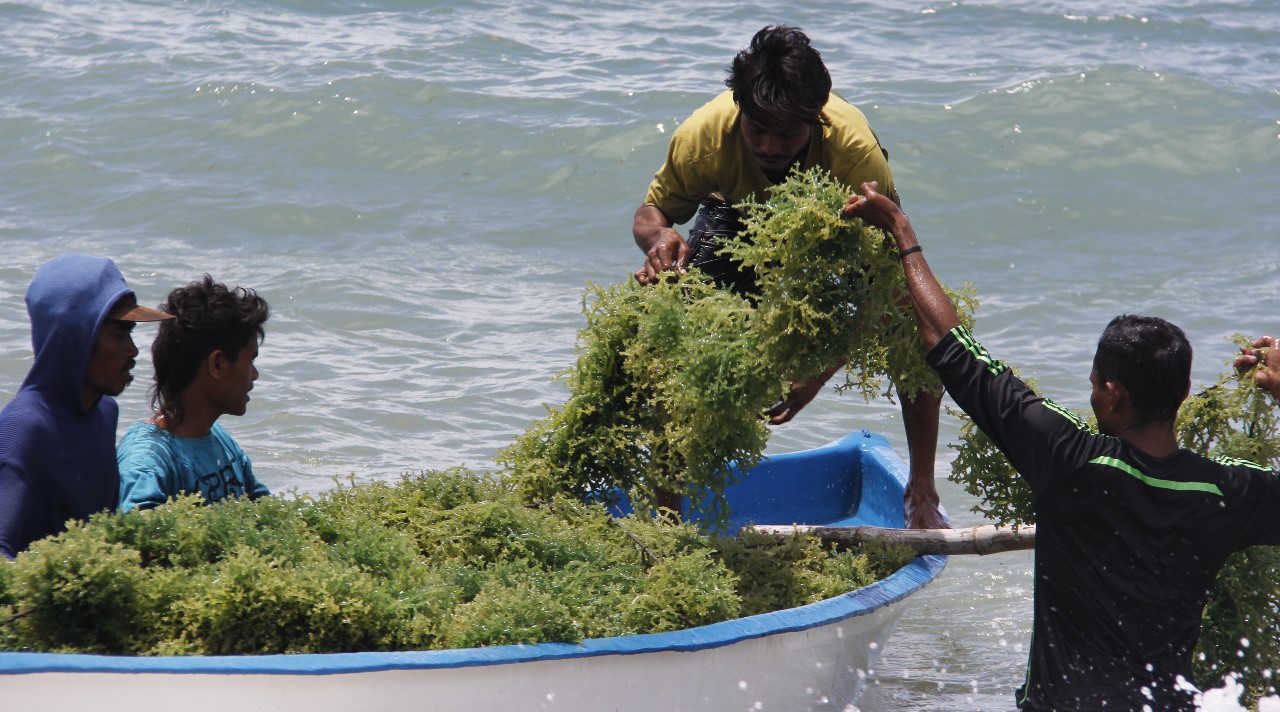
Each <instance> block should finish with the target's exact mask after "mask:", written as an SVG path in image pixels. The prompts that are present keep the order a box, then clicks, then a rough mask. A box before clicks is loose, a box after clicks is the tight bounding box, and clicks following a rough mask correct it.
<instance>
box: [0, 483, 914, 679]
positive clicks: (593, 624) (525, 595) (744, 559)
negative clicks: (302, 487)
mask: <svg viewBox="0 0 1280 712" xmlns="http://www.w3.org/2000/svg"><path fill="white" fill-rule="evenodd" d="M200 502H201V500H200V499H199V498H198V497H195V496H187V497H183V498H180V499H177V500H175V501H172V502H170V503H169V504H166V505H164V506H161V507H159V508H157V509H155V510H153V511H147V512H139V511H134V512H130V513H128V514H123V515H112V514H106V513H102V514H98V515H95V516H93V517H92V518H91V519H90V520H89V521H88V522H79V523H74V524H72V526H71V527H70V529H69V530H68V531H66V532H65V533H63V534H61V535H59V536H57V537H54V538H50V539H46V540H43V541H40V542H37V543H35V544H34V545H33V546H32V547H31V548H30V550H29V551H27V552H25V553H23V554H22V555H20V556H19V557H17V559H16V560H15V562H14V563H13V564H12V565H0V622H2V624H0V649H4V650H24V651H40V652H81V653H105V654H124V655H196V654H201V655H223V654H265V653H329V652H346V651H390V650H431V649H441V648H454V647H474V646H484V645H500V644H511V643H540V642H547V641H578V640H581V639H583V638H598V637H604V636H615V635H630V634H636V633H655V632H663V631H672V630H678V629H682V628H687V627H691V626H698V625H705V624H709V623H714V622H717V621H723V620H729V619H733V618H737V617H740V616H746V615H753V614H756V613H764V612H768V611H772V610H778V609H783V608H790V607H793V606H797V605H803V604H806V603H811V602H814V601H818V600H821V599H824V598H829V597H831V596H834V595H838V594H841V593H844V592H847V591H849V590H852V589H855V588H858V587H861V586H864V585H867V584H869V583H872V582H874V581H877V580H879V579H881V578H883V577H884V576H886V575H888V574H889V573H891V572H892V571H894V570H896V569H897V568H899V567H900V566H902V565H904V564H905V563H907V562H908V561H909V560H910V559H911V558H912V556H913V553H912V552H910V551H907V550H902V549H892V548H888V547H872V548H868V549H866V550H864V551H862V552H858V553H833V552H829V551H826V550H824V549H823V548H822V546H821V545H820V544H819V543H818V542H817V541H816V540H814V539H806V538H793V539H790V540H787V541H784V542H781V543H777V542H770V541H768V540H766V539H765V538H763V537H748V538H745V539H731V538H723V537H713V536H709V535H706V534H705V533H702V532H699V531H698V530H697V529H696V528H694V527H693V526H691V525H682V524H673V523H670V522H664V521H662V520H657V519H653V518H650V517H638V518H637V517H628V518H620V519H614V518H613V517H611V516H610V515H609V513H608V512H607V511H606V510H605V508H604V507H602V506H600V505H588V504H583V503H581V502H577V501H574V500H570V499H565V498H557V499H555V500H554V501H551V502H548V503H546V504H544V505H543V506H540V507H529V506H527V505H526V503H525V502H524V500H522V499H521V498H520V497H518V496H517V494H516V493H515V490H514V488H513V487H511V486H509V485H508V484H506V483H504V482H502V481H500V480H498V479H494V478H490V477H485V476H481V475H478V474H476V473H473V472H469V471H466V470H462V469H458V470H450V471H444V472H427V473H422V474H421V475H418V476H413V477H409V476H406V477H404V478H403V479H402V480H401V481H399V482H397V483H373V484H362V485H359V486H346V487H343V486H339V487H337V488H335V489H333V490H331V491H329V492H326V493H324V494H322V495H320V496H318V497H314V498H307V497H296V498H284V497H267V498H262V499H258V500H255V501H224V502H219V503H216V504H213V505H209V506H204V505H202V504H201V503H200Z"/></svg>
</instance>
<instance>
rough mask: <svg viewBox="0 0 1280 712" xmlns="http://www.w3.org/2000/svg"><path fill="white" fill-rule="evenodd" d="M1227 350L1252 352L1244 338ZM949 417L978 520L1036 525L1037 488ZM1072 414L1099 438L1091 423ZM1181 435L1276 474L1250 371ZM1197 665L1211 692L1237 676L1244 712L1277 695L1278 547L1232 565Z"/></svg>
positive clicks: (1277, 451) (1272, 428)
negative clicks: (1246, 348) (956, 429)
mask: <svg viewBox="0 0 1280 712" xmlns="http://www.w3.org/2000/svg"><path fill="white" fill-rule="evenodd" d="M1231 341H1232V342H1234V343H1235V344H1236V345H1237V346H1248V344H1249V339H1248V338H1247V337H1245V336H1244V335H1243V334H1235V335H1234V336H1232V337H1231ZM1231 362H1232V360H1228V361H1227V363H1228V364H1230V363H1231ZM1028 381H1029V382H1031V379H1028ZM1032 386H1033V387H1034V383H1033V382H1032ZM953 414H954V415H957V416H958V417H959V418H960V420H961V430H960V441H959V442H958V443H955V444H953V445H952V447H953V448H954V449H955V450H956V451H957V453H956V459H955V461H954V462H953V463H952V474H951V480H952V481H954V482H956V483H957V484H960V485H962V486H963V487H964V488H965V490H966V491H968V492H969V494H971V495H974V496H976V497H978V498H979V502H978V504H976V505H974V507H973V511H974V512H977V513H979V514H982V515H983V516H984V517H986V518H988V519H990V520H991V521H993V522H994V523H996V524H999V525H1004V526H1012V527H1015V528H1016V527H1018V526H1021V525H1023V524H1034V523H1035V506H1034V500H1033V497H1032V493H1031V488H1029V487H1028V486H1027V485H1026V483H1025V482H1023V480H1022V478H1021V477H1019V476H1018V473H1017V471H1016V470H1014V469H1013V466H1012V465H1010V464H1009V461H1008V459H1006V458H1005V456H1004V455H1003V453H1001V452H1000V451H999V449H997V448H996V446H995V444H994V443H993V442H991V440H990V439H989V438H987V436H986V435H984V434H983V433H982V431H981V430H978V428H977V426H975V425H974V424H973V421H972V420H970V419H969V417H968V416H966V415H965V414H964V413H961V412H959V411H954V412H953ZM1076 415H1077V416H1078V417H1079V418H1080V420H1081V422H1084V423H1086V424H1088V425H1089V426H1090V427H1092V428H1093V429H1094V430H1095V431H1096V430H1097V420H1096V419H1095V418H1094V417H1093V416H1092V415H1091V414H1090V415H1087V416H1086V415H1085V414H1082V413H1077V414H1076ZM1176 428H1177V433H1178V442H1179V444H1180V445H1181V446H1182V447H1184V448H1186V449H1188V450H1191V451H1192V452H1197V453H1199V454H1201V455H1204V456H1205V457H1212V458H1234V459H1239V460H1247V461H1249V462H1253V463H1257V464H1259V465H1263V466H1265V467H1268V468H1270V469H1272V470H1276V469H1280V418H1278V417H1277V412H1276V408H1275V405H1274V403H1272V399H1271V396H1270V395H1269V394H1268V393H1267V392H1266V391H1265V390H1263V389H1261V388H1258V387H1257V386H1255V385H1254V381H1253V371H1252V370H1251V371H1247V372H1244V373H1238V372H1236V371H1234V370H1229V371H1228V372H1225V373H1222V374H1220V375H1219V376H1218V380H1217V381H1216V382H1215V383H1214V384H1213V385H1210V386H1207V387H1204V388H1202V389H1199V390H1197V391H1195V392H1194V393H1193V394H1192V395H1191V396H1190V397H1189V398H1187V400H1186V402H1185V403H1183V405H1182V408H1181V410H1179V411H1178V419H1177V422H1176ZM1192 661H1193V665H1194V668H1195V672H1196V679H1197V680H1199V681H1200V682H1201V683H1202V684H1204V685H1206V686H1208V687H1211V686H1213V685H1217V684H1219V682H1220V681H1221V680H1222V679H1223V678H1224V677H1226V676H1229V675H1230V676H1235V677H1236V678H1237V681H1238V682H1239V684H1241V685H1242V686H1243V687H1244V689H1245V698H1246V699H1245V702H1246V703H1247V704H1250V705H1252V704H1254V703H1256V702H1257V700H1258V699H1259V698H1260V697H1263V696H1266V695H1274V694H1277V692H1280V689H1277V684H1276V680H1275V674H1274V672H1273V671H1276V670H1280V547H1274V546H1256V547H1253V548H1250V549H1246V550H1244V551H1241V552H1237V553H1235V554H1232V555H1231V556H1230V557H1229V558H1228V559H1227V563H1226V565H1225V566H1224V567H1223V569H1222V571H1221V572H1220V573H1219V574H1218V580H1217V582H1216V585H1215V586H1214V589H1213V591H1212V592H1210V596H1209V603H1208V605H1207V606H1205V611H1204V617H1203V619H1202V622H1201V629H1200V641H1199V644H1198V645H1197V646H1196V651H1195V655H1194V656H1193V658H1192Z"/></svg>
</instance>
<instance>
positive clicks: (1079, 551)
mask: <svg viewBox="0 0 1280 712" xmlns="http://www.w3.org/2000/svg"><path fill="white" fill-rule="evenodd" d="M929 363H930V364H931V365H932V366H933V367H934V368H935V369H936V370H937V371H938V373H939V375H940V376H941V378H942V381H943V383H944V384H946V387H947V391H948V392H949V393H950V394H951V397H952V399H953V400H955V402H956V403H957V404H958V405H959V406H960V407H961V408H962V409H963V410H964V411H965V412H966V413H968V414H969V416H970V417H971V418H972V419H973V421H974V423H975V424H976V425H977V426H978V427H979V428H981V429H982V431H983V432H984V433H986V434H987V436H988V437H990V438H991V439H992V441H993V442H994V443H995V444H996V445H997V446H998V447H999V448H1000V450H1001V451H1002V452H1004V454H1005V455H1006V456H1007V457H1008V458H1009V461H1010V462H1011V463H1012V464H1013V466H1014V467H1015V468H1016V469H1017V470H1018V472H1019V473H1020V474H1021V476H1022V478H1023V479H1024V480H1025V481H1026V482H1027V484H1029V485H1030V486H1031V489H1032V492H1033V493H1034V496H1035V512H1036V547H1035V603H1034V609H1035V610H1034V621H1033V625H1032V634H1031V651H1030V656H1029V660H1028V663H1027V679H1026V683H1025V684H1024V685H1023V686H1022V687H1021V688H1020V689H1019V690H1018V693H1017V702H1018V707H1019V708H1020V709H1023V710H1058V711H1066V710H1104V709H1105V710H1129V709H1133V710H1141V709H1143V706H1144V705H1148V706H1149V707H1150V709H1153V710H1194V709H1195V705H1194V703H1193V702H1192V694H1193V693H1194V690H1192V689H1191V688H1190V685H1192V684H1194V682H1193V680H1192V673H1191V653H1192V650H1193V649H1194V647H1195V645H1196V641H1197V640H1198V638H1199V635H1200V619H1201V615H1202V612H1203V610H1204V606H1205V603H1206V601H1207V599H1208V595H1209V590H1210V588H1211V587H1212V586H1213V583H1214V580H1215V579H1216V577H1217V575H1218V571H1219V569H1221V568H1222V565H1223V562H1224V561H1225V560H1226V558H1227V556H1228V555H1230V554H1231V553H1233V552H1235V551H1238V550H1240V549H1243V548H1246V547H1249V546H1252V545H1255V544H1276V543H1280V526H1277V525H1278V524H1280V477H1277V475H1276V473H1274V472H1272V471H1271V470H1269V469H1268V468H1265V467H1261V466H1259V465H1255V464H1252V463H1248V462H1244V461H1241V460H1228V459H1219V460H1210V459H1207V458H1204V457H1201V456H1199V455H1196V454H1195V453H1192V452H1189V451H1187V450H1179V451H1178V452H1176V453H1174V454H1172V455H1169V456H1167V457H1163V458H1156V457H1151V456H1149V455H1147V454H1145V453H1143V452H1141V451H1139V450H1137V449H1136V448H1134V447H1132V446H1130V445H1129V444H1128V443H1126V442H1125V441H1124V440H1121V439H1119V438H1114V437H1107V436H1103V435H1097V434H1093V433H1091V432H1089V431H1088V429H1087V428H1086V427H1085V426H1084V424H1083V423H1082V422H1081V421H1080V420H1079V419H1078V418H1077V417H1075V416H1074V415H1073V414H1072V413H1071V412H1070V411H1067V410H1064V409H1063V408H1061V407H1059V406H1057V405H1056V404H1054V403H1053V402H1052V401H1050V400H1047V399H1044V398H1041V397H1039V396H1037V395H1036V394H1035V393H1034V392H1033V391H1032V390H1031V388H1029V387H1028V386H1027V385H1026V384H1025V383H1023V382H1022V381H1021V380H1019V379H1018V378H1017V377H1016V376H1014V374H1013V372H1012V371H1010V370H1009V368H1008V367H1007V366H1005V364H1003V363H1001V362H1000V361H997V360H995V359H993V358H992V357H991V356H990V355H989V354H988V353H987V352H986V350H985V349H983V348H982V346H981V344H979V343H978V342H977V341H975V340H974V338H973V335H972V334H971V333H969V331H968V330H967V329H965V328H964V327H957V328H956V329H953V330H952V331H951V332H950V333H949V334H947V335H946V336H945V337H944V338H943V339H942V341H940V342H939V343H938V344H937V346H935V347H934V348H933V350H932V351H931V352H930V353H929ZM1179 678H1181V679H1182V680H1183V681H1185V683H1184V682H1181V681H1180V680H1179Z"/></svg>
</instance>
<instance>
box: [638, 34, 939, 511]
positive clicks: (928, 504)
mask: <svg viewBox="0 0 1280 712" xmlns="http://www.w3.org/2000/svg"><path fill="white" fill-rule="evenodd" d="M725 84H726V85H727V86H728V87H729V88H728V90H726V91H725V92H723V93H721V94H720V95H719V96H717V97H716V98H714V99H712V100H711V101H710V102H708V103H707V104H705V105H704V106H702V107H701V108H699V109H698V110H697V111H695V112H693V114H692V115H690V116H689V118H688V119H687V120H685V121H684V122H683V123H682V124H681V125H680V126H679V127H678V128H677V129H676V131H675V133H674V134H673V135H672V137H671V144H670V146H669V147H668V149H667V159H666V162H665V163H663V165H662V168H660V169H659V170H658V172H657V174H656V175H655V176H654V179H653V182H652V183H651V184H650V185H649V192H648V194H647V195H646V196H645V201H644V204H643V205H641V206H640V207H639V208H638V209H637V210H636V214H635V220H634V222H633V223H632V233H633V235H634V236H635V241H636V245H638V246H639V247H640V249H641V251H643V252H644V253H645V263H644V266H642V267H641V268H640V270H638V271H637V272H636V275H635V276H636V279H637V280H638V281H639V282H640V283H641V284H648V283H649V282H651V281H653V280H654V279H656V278H657V275H658V274H660V273H662V272H665V271H670V270H676V271H680V272H683V271H684V270H685V269H686V267H687V266H689V265H693V266H696V267H698V268H699V269H701V270H703V271H705V272H707V273H709V274H710V275H711V276H712V277H713V278H715V279H716V281H717V282H718V283H720V284H721V285H722V286H726V287H728V288H730V289H733V290H735V291H738V292H741V293H750V292H752V291H754V290H755V285H754V275H752V274H750V273H749V272H746V271H743V270H740V269H738V266H737V265H735V264H733V263H731V262H730V261H729V260H728V259H727V258H725V257H720V256H718V255H717V254H716V252H717V250H718V242H717V239H718V238H723V237H725V236H727V235H732V234H736V233H737V232H738V231H739V230H740V229H741V225H740V222H739V219H738V214H737V211H736V210H735V209H734V208H733V206H734V205H736V204H738V203H740V202H742V201H743V200H745V199H746V198H748V197H750V196H752V195H755V196H756V197H757V198H764V197H765V192H766V190H767V189H768V188H769V187H770V186H772V185H775V184H777V183H780V182H781V181H782V180H783V179H784V178H786V176H787V173H789V172H790V171H791V169H792V168H799V169H800V170H808V169H809V168H812V167H814V166H821V167H823V168H825V169H827V171H828V172H830V174H831V176H832V177H833V178H835V179H836V180H839V181H840V182H842V183H844V184H845V185H848V186H858V185H862V184H863V183H864V182H869V181H876V182H877V183H878V184H879V185H880V186H882V190H881V192H882V194H884V195H887V196H889V197H890V198H892V199H893V200H894V202H899V201H898V196H897V192H896V191H895V190H894V187H893V173H892V171H890V169H889V160H888V152H887V151H885V150H884V149H883V148H882V147H881V146H880V141H879V139H878V138H877V137H876V135H875V132H874V131H872V130H871V126H870V124H868V123H867V119H866V117H865V116H863V115H862V112H861V111H859V110H858V109H857V108H856V107H854V106H853V105H852V104H850V103H849V102H847V101H845V100H844V99H842V98H840V97H839V96H836V95H834V94H832V93H831V75H830V74H829V73H828V72H827V68H826V66H825V65H824V64H823V62H822V56H821V55H820V54H819V53H818V51H817V50H816V49H814V48H813V47H811V46H810V44H809V38H808V37H807V36H806V35H805V34H804V33H803V32H801V31H800V30H799V29H798V28H795V27H789V26H786V25H779V26H776V27H774V26H770V27H765V28H764V29H762V30H760V31H759V32H757V33H756V35H755V37H753V38H752V40H751V45H750V46H749V47H748V48H747V49H745V50H743V51H741V52H739V53H738V55H737V56H736V57H734V60H733V63H732V64H731V65H730V68H729V74H728V78H727V79H726V80H725ZM695 213H696V214H697V220H696V221H695V222H694V225H693V227H692V228H691V229H690V231H689V241H687V242H686V241H685V239H684V238H683V237H681V236H680V234H679V233H678V232H676V231H675V229H674V228H673V225H676V224H680V223H685V222H688V221H689V220H690V219H691V218H693V217H694V215H695ZM840 366H841V365H840V364H838V365H836V366H833V367H832V368H830V369H829V370H828V371H827V372H826V373H824V374H823V375H822V376H821V377H819V378H817V379H814V380H812V381H809V382H805V383H797V384H795V385H794V386H793V387H792V391H791V394H790V396H789V397H788V398H787V399H786V400H784V401H783V402H782V403H779V404H778V405H777V406H775V407H774V408H773V410H772V411H771V412H770V413H769V415H770V422H772V423H774V424H781V423H785V422H787V421H789V420H791V418H792V417H794V416H795V414H796V413H797V412H799V411H800V409H801V408H803V407H804V406H805V405H806V404H808V403H809V401H811V400H813V398H814V396H816V395H817V394H818V391H819V390H821V388H822V386H823V384H825V383H826V381H827V380H828V379H830V377H831V376H832V375H834V374H835V373H836V371H838V370H839V369H840ZM900 396H901V397H900V398H899V400H900V401H901V404H902V414H903V422H904V425H905V428H906V435H907V446H908V448H909V450H910V457H911V479H910V482H909V484H908V487H907V494H906V502H905V504H906V512H907V525H908V526H911V527H920V528H938V527H945V526H946V523H945V520H944V519H943V518H942V516H941V513H940V512H939V511H938V493H937V489H936V487H935V485H934V481H933V460H934V456H935V455H936V453H937V443H938V411H939V406H940V403H941V397H940V394H935V393H926V392H921V393H916V394H900Z"/></svg>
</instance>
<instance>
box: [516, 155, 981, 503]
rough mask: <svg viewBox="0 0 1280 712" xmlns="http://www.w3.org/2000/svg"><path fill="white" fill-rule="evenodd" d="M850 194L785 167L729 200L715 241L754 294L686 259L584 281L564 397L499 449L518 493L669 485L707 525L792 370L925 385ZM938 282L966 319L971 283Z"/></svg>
mask: <svg viewBox="0 0 1280 712" xmlns="http://www.w3.org/2000/svg"><path fill="white" fill-rule="evenodd" d="M848 195H849V189H848V188H847V187H845V186H843V185H841V184H840V183H838V182H836V181H834V180H832V179H831V178H829V177H828V176H827V175H826V174H825V172H823V171H821V170H813V171H809V172H806V173H799V172H796V173H793V174H792V175H791V176H790V177H789V178H788V179H787V181H785V182H784V183H782V184H780V185H778V186H775V187H774V189H773V190H772V191H771V193H770V196H769V199H768V201H767V202H764V203H752V202H748V203H745V204H743V205H741V206H739V207H740V209H741V210H742V211H743V213H744V216H745V219H744V224H745V230H744V234H743V235H742V236H740V237H738V238H734V239H729V240H727V241H726V244H725V246H724V248H723V249H724V251H725V253H726V254H728V255H730V256H731V257H732V259H734V260H737V261H738V262H741V263H742V264H743V265H744V266H745V267H748V268H750V269H753V270H754V271H755V273H756V275H757V276H758V282H759V286H760V294H759V295H756V296H753V297H751V298H744V297H742V296H739V295H736V294H733V293H731V292H729V291H727V290H724V289H720V288H718V287H716V286H714V285H712V284H711V283H710V282H709V281H708V279H707V278H706V277H705V276H704V275H702V274H700V273H699V272H698V271H697V270H690V272H689V273H688V274H686V275H680V276H676V275H672V276H671V278H670V279H668V280H660V281H659V282H658V283H656V284H653V285H649V286H645V287H642V286H639V285H638V284H637V283H635V282H634V281H632V282H628V283H627V284H624V285H615V286H613V287H610V288H608V289H605V288H602V287H599V286H595V285H592V286H589V287H588V289H587V292H586V297H585V298H584V305H583V311H584V313H585V315H586V317H587V325H586V327H585V328H584V329H583V330H582V331H581V332H580V333H579V335H578V359H577V363H576V365H575V367H574V368H573V369H572V370H571V371H569V372H568V373H567V374H565V376H564V378H565V380H566V382H567V384H568V386H569V399H568V401H567V402H566V403H565V404H564V405H563V406H560V407H553V408H550V413H549V415H548V416H547V417H546V418H544V419H543V420H541V421H539V422H538V423H535V424H534V425H533V427H531V428H530V429H529V431H528V432H526V433H525V434H524V435H523V436H521V437H520V438H519V439H518V440H517V441H516V442H515V443H514V444H513V445H512V446H511V447H509V448H507V449H506V450H505V451H504V452H503V453H502V454H501V455H500V458H499V459H500V462H502V463H503V464H504V465H505V466H506V468H507V470H508V472H509V473H510V474H511V476H513V478H514V479H515V480H516V481H517V482H518V483H519V486H520V488H521V490H522V491H523V492H524V494H525V496H526V497H528V498H530V499H532V500H538V499H547V498H549V497H552V496H554V495H557V494H567V495H569V496H573V497H577V498H597V499H601V500H602V501H613V500H615V499H616V498H617V497H619V496H620V495H621V494H622V493H629V494H630V497H631V501H633V502H635V503H636V504H637V506H638V507H639V508H640V509H649V510H653V511H658V510H660V509H661V508H662V507H663V506H668V507H672V506H673V505H672V497H671V495H682V496H684V497H685V498H687V499H688V500H689V501H691V502H696V503H700V504H699V506H700V507H702V515H703V517H702V521H704V522H706V523H707V524H708V525H709V526H710V527H711V528H715V527H717V526H722V525H723V524H724V522H725V521H727V517H728V511H727V509H726V508H725V506H724V499H723V496H722V495H723V492H724V488H725V487H727V486H728V485H730V484H732V482H733V479H734V477H735V476H736V475H735V472H737V470H735V469H734V468H733V467H732V466H731V465H732V464H733V463H736V464H737V465H738V467H739V468H740V470H746V469H747V468H749V467H751V466H752V465H754V464H756V463H757V462H759V461H760V458H761V456H762V453H763V452H764V448H765V445H766V443H767V440H768V436H769V431H768V428H767V426H766V424H765V420H764V416H763V413H764V411H765V410H766V409H768V408H769V407H771V406H772V405H774V404H775V403H777V402H778V401H779V400H781V399H782V397H783V396H784V395H785V394H786V390H787V387H788V386H789V384H790V383H792V382H795V381H804V380H807V379H811V378H814V377H816V376H818V375H819V374H821V373H823V372H824V371H826V370H827V369H829V368H830V367H832V366H836V365H838V364H841V363H844V364H847V365H846V369H845V372H846V379H845V384H844V385H845V386H846V387H848V386H850V385H852V384H854V383H855V382H856V383H857V385H858V386H859V387H860V388H861V391H862V393H863V395H864V397H867V398H871V397H873V396H875V395H877V394H879V393H880V392H881V390H882V389H883V384H882V382H881V380H880V379H881V377H883V376H887V377H888V378H889V379H890V381H892V383H893V384H894V385H895V386H896V389H897V390H898V392H900V393H907V394H914V393H917V392H920V391H921V390H926V389H928V390H934V389H937V388H938V383H937V379H936V376H935V375H934V374H933V372H932V370H931V369H929V367H928V365H927V364H926V363H925V358H924V346H923V343H922V341H921V339H920V336H919V333H918V331H917V329H916V323H915V317H914V314H913V313H912V311H911V307H910V302H909V300H908V298H907V296H906V294H907V293H906V287H905V281H904V277H903V273H902V265H901V262H900V261H899V259H898V257H897V250H896V249H895V248H893V247H892V240H891V239H889V238H887V237H886V236H885V235H884V234H883V233H882V232H880V231H879V230H876V229H874V228H869V227H866V226H864V225H863V224H862V222H861V221H860V220H854V221H849V220H845V219H843V218H842V217H841V216H840V210H841V208H842V207H843V205H844V201H845V199H846V198H847V197H848ZM951 296H952V298H953V300H954V301H955V302H956V304H957V310H958V311H959V313H960V314H961V315H962V319H963V320H964V321H965V322H966V323H971V322H972V317H971V313H972V311H973V308H974V305H975V300H974V297H973V295H972V291H971V290H969V289H966V290H963V291H961V292H953V293H951ZM884 392H885V393H886V395H890V397H891V390H888V389H885V390H884Z"/></svg>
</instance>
